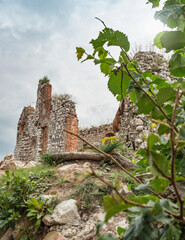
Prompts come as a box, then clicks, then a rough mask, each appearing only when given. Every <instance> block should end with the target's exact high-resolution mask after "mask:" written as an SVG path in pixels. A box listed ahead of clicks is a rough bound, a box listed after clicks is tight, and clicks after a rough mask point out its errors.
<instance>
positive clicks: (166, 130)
mask: <svg viewBox="0 0 185 240" xmlns="http://www.w3.org/2000/svg"><path fill="white" fill-rule="evenodd" d="M169 132H170V129H169V128H168V127H167V126H164V125H160V126H159V128H158V133H159V135H160V136H161V135H162V134H164V133H169Z"/></svg>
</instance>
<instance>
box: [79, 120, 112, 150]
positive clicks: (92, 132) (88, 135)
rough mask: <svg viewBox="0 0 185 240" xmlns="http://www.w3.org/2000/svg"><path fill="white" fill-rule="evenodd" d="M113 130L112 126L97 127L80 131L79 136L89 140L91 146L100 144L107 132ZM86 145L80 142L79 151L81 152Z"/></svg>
mask: <svg viewBox="0 0 185 240" xmlns="http://www.w3.org/2000/svg"><path fill="white" fill-rule="evenodd" d="M111 130H112V124H111V123H110V124H103V125H100V126H97V127H90V128H84V129H80V130H79V135H80V136H82V137H83V138H85V139H87V140H88V142H89V143H91V144H95V145H96V144H99V143H101V140H102V139H103V138H104V137H105V134H106V132H107V131H111ZM84 146H86V144H84V143H83V141H81V140H79V146H78V149H79V150H81V149H82V148H83V147H84Z"/></svg>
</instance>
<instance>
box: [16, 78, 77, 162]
mask: <svg viewBox="0 0 185 240" xmlns="http://www.w3.org/2000/svg"><path fill="white" fill-rule="evenodd" d="M66 129H67V130H72V131H73V132H75V133H78V119H77V116H76V110H75V104H74V103H73V102H72V101H71V100H67V101H60V100H57V99H52V86H51V84H50V83H49V82H47V83H43V84H42V83H39V85H38V90H37V101H36V108H35V110H34V108H33V107H25V108H24V109H23V112H22V114H21V116H20V119H19V122H18V128H17V143H16V147H15V159H16V160H20V161H24V162H28V161H39V160H40V156H41V154H42V153H46V152H50V153H61V152H62V151H69V152H70V151H77V145H78V139H77V138H76V137H72V138H71V137H69V136H68V135H67V134H66V133H65V132H64V131H63V130H66Z"/></svg>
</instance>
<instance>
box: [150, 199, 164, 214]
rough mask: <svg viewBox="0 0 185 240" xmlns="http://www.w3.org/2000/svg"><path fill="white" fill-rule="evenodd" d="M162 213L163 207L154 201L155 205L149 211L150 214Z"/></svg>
mask: <svg viewBox="0 0 185 240" xmlns="http://www.w3.org/2000/svg"><path fill="white" fill-rule="evenodd" d="M163 213H164V211H163V208H162V207H161V205H160V203H159V202H157V203H155V205H154V206H153V209H152V211H151V214H152V215H155V216H156V215H162V214H163Z"/></svg>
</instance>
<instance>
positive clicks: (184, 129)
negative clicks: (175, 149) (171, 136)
mask: <svg viewBox="0 0 185 240" xmlns="http://www.w3.org/2000/svg"><path fill="white" fill-rule="evenodd" d="M179 134H180V138H181V139H182V140H185V126H183V127H182V128H181V129H180V131H179Z"/></svg>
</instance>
